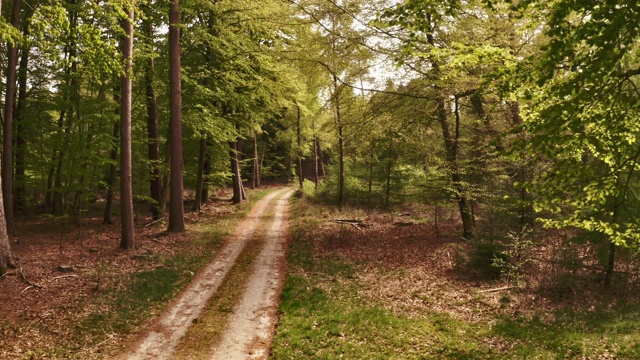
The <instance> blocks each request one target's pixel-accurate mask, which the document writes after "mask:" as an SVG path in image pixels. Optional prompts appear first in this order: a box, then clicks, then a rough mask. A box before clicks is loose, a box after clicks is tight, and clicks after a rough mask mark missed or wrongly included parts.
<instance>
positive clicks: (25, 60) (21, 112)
mask: <svg viewBox="0 0 640 360" xmlns="http://www.w3.org/2000/svg"><path fill="white" fill-rule="evenodd" d="M30 14H31V11H30V12H29V16H30ZM22 33H23V34H24V36H25V37H27V36H29V26H28V24H23V26H22ZM29 51H30V47H29V45H27V44H25V45H23V47H22V54H21V55H20V70H19V71H18V103H17V105H16V112H15V114H14V115H15V122H16V166H15V184H14V185H15V199H14V211H19V210H24V208H25V205H26V186H27V185H26V183H25V176H24V175H25V156H26V147H27V140H26V137H25V134H24V132H25V130H24V129H25V126H24V125H25V120H26V118H25V106H26V101H27V74H28V66H29Z"/></svg>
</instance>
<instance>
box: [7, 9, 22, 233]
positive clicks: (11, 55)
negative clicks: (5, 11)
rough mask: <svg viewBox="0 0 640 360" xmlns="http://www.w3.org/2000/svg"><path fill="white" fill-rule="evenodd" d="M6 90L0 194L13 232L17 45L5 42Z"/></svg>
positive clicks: (16, 19)
mask: <svg viewBox="0 0 640 360" xmlns="http://www.w3.org/2000/svg"><path fill="white" fill-rule="evenodd" d="M20 6H21V0H13V10H12V11H11V26H13V27H14V28H16V29H20ZM7 48H8V49H9V52H8V56H7V91H6V93H5V103H4V106H5V110H4V127H3V142H2V196H3V198H4V215H5V221H6V230H7V233H8V234H9V235H13V233H14V228H13V227H14V223H13V222H14V213H13V120H14V119H13V115H14V110H15V108H14V107H15V100H16V75H17V74H16V67H17V66H18V45H17V44H16V43H7Z"/></svg>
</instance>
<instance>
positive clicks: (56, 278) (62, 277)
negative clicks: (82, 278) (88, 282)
mask: <svg viewBox="0 0 640 360" xmlns="http://www.w3.org/2000/svg"><path fill="white" fill-rule="evenodd" d="M70 277H78V275H62V276H56V277H54V278H52V279H51V280H58V279H64V278H70Z"/></svg>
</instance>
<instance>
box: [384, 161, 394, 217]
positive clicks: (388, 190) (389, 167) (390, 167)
mask: <svg viewBox="0 0 640 360" xmlns="http://www.w3.org/2000/svg"><path fill="white" fill-rule="evenodd" d="M391 170H393V161H392V160H391V159H389V161H388V162H387V187H386V189H385V199H384V205H385V206H389V198H390V197H391Z"/></svg>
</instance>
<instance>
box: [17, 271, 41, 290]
mask: <svg viewBox="0 0 640 360" xmlns="http://www.w3.org/2000/svg"><path fill="white" fill-rule="evenodd" d="M20 276H21V277H22V280H24V282H26V283H27V285H29V287H28V288H26V289H24V290H22V292H25V291H27V290H29V289H30V288H32V287H33V288H36V289H42V285H38V284H36V283H32V282H31V281H29V279H27V277H26V276H25V274H24V270H22V267H20Z"/></svg>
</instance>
